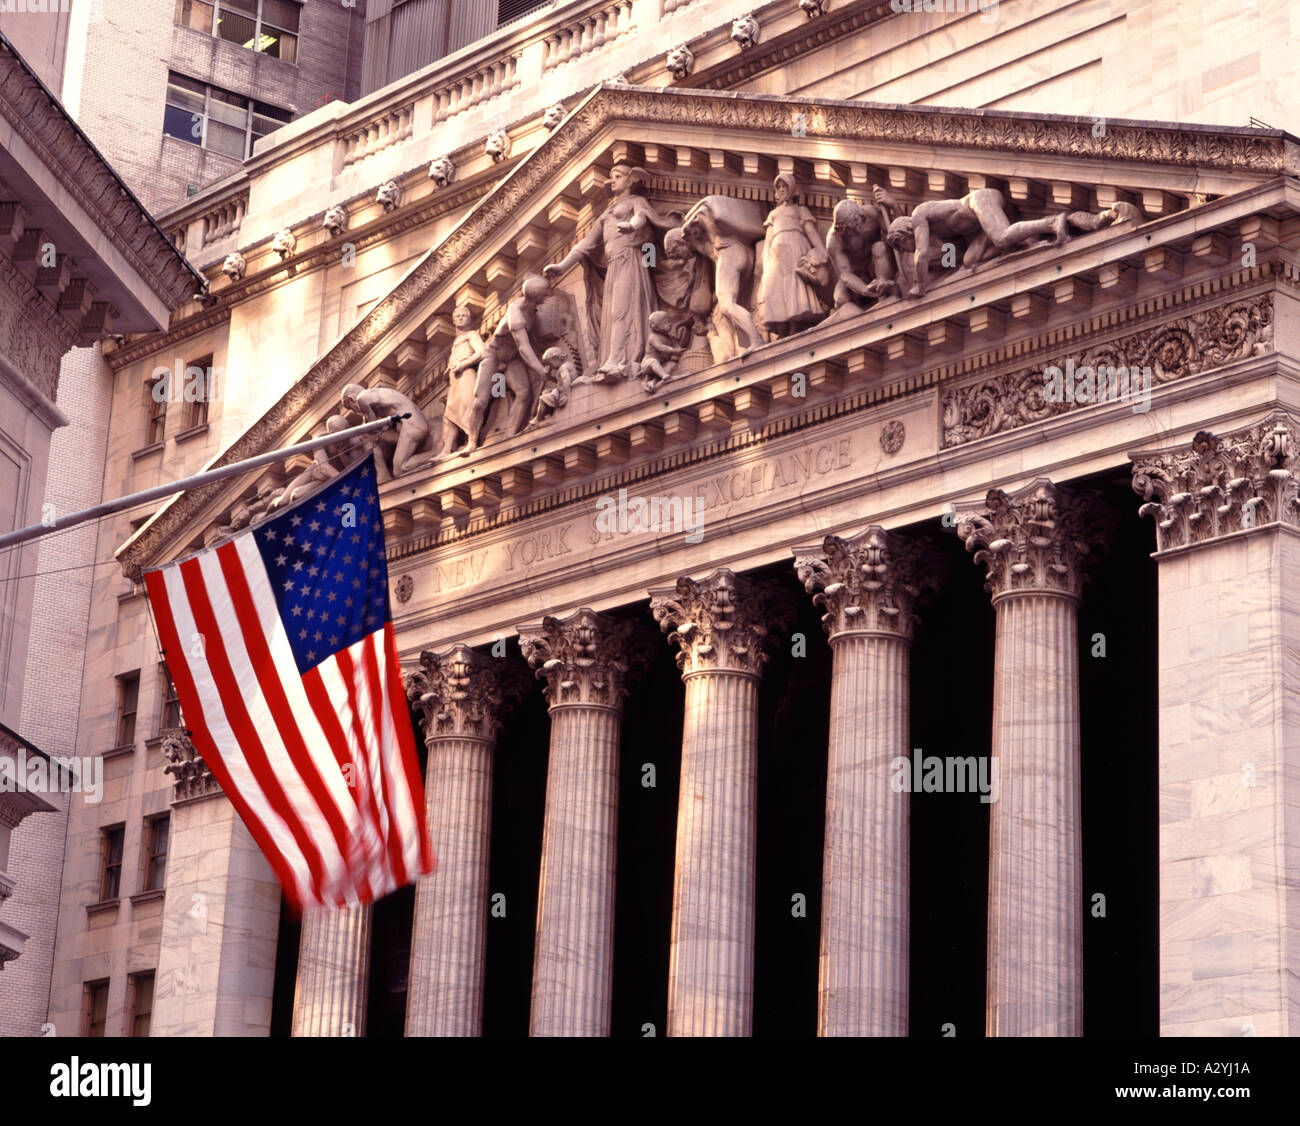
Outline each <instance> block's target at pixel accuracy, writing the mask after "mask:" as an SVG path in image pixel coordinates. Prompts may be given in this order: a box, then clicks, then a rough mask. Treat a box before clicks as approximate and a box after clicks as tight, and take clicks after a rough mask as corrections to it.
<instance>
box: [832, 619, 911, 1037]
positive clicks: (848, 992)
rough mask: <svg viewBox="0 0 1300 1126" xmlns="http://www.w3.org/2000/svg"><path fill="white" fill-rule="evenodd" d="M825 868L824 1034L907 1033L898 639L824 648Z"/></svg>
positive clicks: (903, 676)
mask: <svg viewBox="0 0 1300 1126" xmlns="http://www.w3.org/2000/svg"><path fill="white" fill-rule="evenodd" d="M831 646H832V650H833V653H834V657H833V664H832V671H831V712H830V747H829V756H828V761H827V768H826V842H825V848H824V858H823V861H822V933H821V963H820V971H819V975H818V978H819V981H818V1009H817V1031H818V1034H819V1035H821V1036H906V1035H907V1030H908V941H909V935H910V931H909V919H910V910H911V906H910V896H909V887H908V879H909V845H908V825H909V814H910V808H909V804H908V800H909V799H908V795H907V793H906V792H900V791H896V790H895V789H894V788H893V787H892V786H891V780H892V778H893V770H892V765H893V763H894V762H895V760H897V759H899V758H900V757H901V758H904V759H906V758H907V757H908V716H907V709H908V699H909V694H908V693H909V676H908V672H909V660H910V655H911V645H910V643H909V642H908V641H906V640H904V639H903V638H901V637H899V636H898V635H897V634H889V633H875V634H868V633H847V634H840V635H838V636H836V637H834V638H833V639H832V641H831Z"/></svg>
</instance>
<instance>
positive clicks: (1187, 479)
mask: <svg viewBox="0 0 1300 1126" xmlns="http://www.w3.org/2000/svg"><path fill="white" fill-rule="evenodd" d="M1296 441H1297V424H1296V420H1295V419H1293V418H1292V417H1291V416H1290V415H1289V414H1285V413H1281V412H1279V413H1276V414H1272V415H1270V416H1269V417H1268V418H1266V419H1264V420H1263V421H1262V422H1259V423H1256V424H1255V425H1254V426H1249V427H1246V428H1245V429H1242V430H1234V431H1232V432H1231V433H1229V434H1224V435H1216V434H1212V433H1210V432H1209V431H1206V430H1202V431H1200V432H1199V433H1198V434H1197V435H1196V436H1195V437H1194V438H1193V439H1192V441H1191V443H1190V445H1187V444H1184V445H1180V446H1174V447H1172V448H1167V449H1163V450H1150V451H1145V452H1142V453H1133V454H1129V458H1130V459H1131V460H1132V462H1133V491H1134V492H1135V493H1137V494H1138V496H1140V497H1141V498H1142V499H1143V500H1144V501H1146V503H1145V504H1143V505H1142V507H1141V508H1140V509H1138V512H1139V513H1140V514H1141V515H1143V516H1151V517H1153V518H1154V519H1155V521H1156V541H1157V546H1158V547H1159V549H1160V550H1161V551H1166V550H1168V549H1169V548H1174V547H1189V546H1192V545H1195V544H1198V543H1205V542H1207V541H1209V540H1214V539H1218V538H1220V537H1222V536H1226V535H1230V534H1231V533H1233V532H1240V531H1244V530H1248V529H1250V528H1257V527H1261V526H1263V525H1265V524H1276V523H1281V524H1289V525H1291V526H1292V527H1300V499H1297V484H1296V475H1295V454H1296Z"/></svg>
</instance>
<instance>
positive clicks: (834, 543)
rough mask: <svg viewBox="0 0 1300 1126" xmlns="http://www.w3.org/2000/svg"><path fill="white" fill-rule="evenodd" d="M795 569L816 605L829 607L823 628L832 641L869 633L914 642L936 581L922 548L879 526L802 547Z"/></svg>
mask: <svg viewBox="0 0 1300 1126" xmlns="http://www.w3.org/2000/svg"><path fill="white" fill-rule="evenodd" d="M794 568H795V573H796V574H797V575H798V576H799V581H800V582H801V583H803V585H804V589H805V590H806V591H807V592H808V593H809V594H811V595H812V596H813V603H814V604H815V605H817V606H822V607H825V609H826V613H825V614H823V615H822V626H823V627H825V630H826V633H827V635H828V636H829V637H831V638H832V639H834V638H835V637H837V636H839V635H840V634H843V633H846V632H849V631H864V632H885V633H894V634H897V635H898V636H899V637H901V638H904V639H905V640H909V641H910V640H911V637H912V626H913V623H914V622H915V621H916V613H915V606H916V600H917V597H918V596H919V595H920V593H921V589H922V587H923V586H926V585H934V579H933V578H932V577H931V574H932V572H930V571H929V569H928V568H926V567H925V564H924V562H923V559H922V549H921V548H920V546H919V545H918V544H915V543H913V542H912V541H910V540H908V539H907V538H906V537H904V536H900V535H896V534H895V533H893V532H887V531H885V529H884V528H881V527H877V526H874V525H873V526H872V527H870V528H868V529H867V530H866V531H865V532H861V533H859V534H858V535H856V536H853V537H851V538H850V539H841V538H840V537H839V536H827V537H826V539H825V540H823V541H822V543H821V545H820V546H813V547H796V548H795V549H794Z"/></svg>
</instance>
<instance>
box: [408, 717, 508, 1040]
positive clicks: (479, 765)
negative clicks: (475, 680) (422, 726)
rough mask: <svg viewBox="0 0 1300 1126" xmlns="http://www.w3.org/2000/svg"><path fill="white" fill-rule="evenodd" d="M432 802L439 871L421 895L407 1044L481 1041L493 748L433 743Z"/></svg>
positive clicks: (480, 742) (466, 740)
mask: <svg viewBox="0 0 1300 1126" xmlns="http://www.w3.org/2000/svg"><path fill="white" fill-rule="evenodd" d="M428 746H429V765H428V769H427V771H426V779H425V786H424V792H425V802H426V811H427V820H428V825H429V839H430V841H431V842H432V844H433V853H434V855H435V856H436V857H437V858H438V869H437V871H435V872H432V873H430V874H429V875H427V876H423V877H421V879H420V880H419V882H418V883H417V885H416V889H415V920H414V926H413V929H412V932H411V972H410V985H409V987H408V990H407V994H406V1034H407V1035H408V1036H478V1035H480V1034H481V1032H482V1024H483V971H484V964H485V956H486V950H487V900H488V858H489V842H490V837H491V830H492V757H493V750H494V745H493V743H492V742H491V741H489V740H487V739H480V738H474V737H469V736H446V737H435V738H431V739H430V740H429V741H428Z"/></svg>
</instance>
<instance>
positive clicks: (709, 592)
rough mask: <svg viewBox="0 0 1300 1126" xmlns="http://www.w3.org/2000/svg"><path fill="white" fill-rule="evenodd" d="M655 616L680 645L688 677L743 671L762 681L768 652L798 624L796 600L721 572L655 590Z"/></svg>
mask: <svg viewBox="0 0 1300 1126" xmlns="http://www.w3.org/2000/svg"><path fill="white" fill-rule="evenodd" d="M650 613H651V614H652V615H653V616H654V619H655V621H656V622H657V623H658V624H659V628H660V629H662V630H663V631H664V633H666V634H668V635H669V637H670V639H671V640H672V642H673V643H675V644H676V645H677V648H678V652H677V667H678V668H679V669H681V670H682V675H683V676H688V675H691V674H693V673H702V672H723V671H730V672H738V673H746V674H749V675H751V676H757V675H758V674H759V673H760V672H761V671H762V668H763V665H764V664H766V662H767V659H768V655H769V654H768V650H769V649H770V648H771V647H772V646H773V645H775V644H776V643H777V641H778V640H779V638H780V635H781V634H782V633H783V632H784V631H785V630H786V629H788V628H789V626H790V625H791V623H792V622H793V621H794V616H795V607H794V600H793V599H792V598H791V597H790V596H788V595H786V594H785V592H784V591H781V590H779V589H777V588H772V587H767V586H764V585H762V584H759V583H755V582H753V581H752V580H750V579H747V578H745V577H743V576H741V575H737V574H735V573H734V572H732V571H729V570H727V569H726V568H725V567H724V568H719V569H718V570H716V571H714V572H713V574H711V575H710V576H709V577H708V578H705V579H700V580H698V581H697V580H695V579H691V578H685V577H683V578H680V579H678V580H677V584H676V586H672V587H662V588H659V589H657V590H652V591H650Z"/></svg>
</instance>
